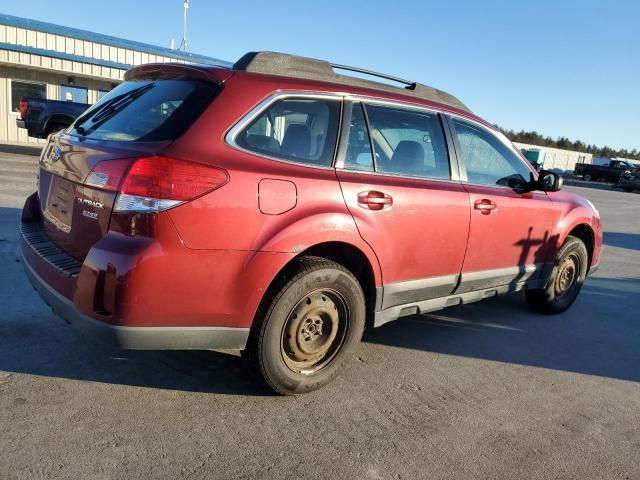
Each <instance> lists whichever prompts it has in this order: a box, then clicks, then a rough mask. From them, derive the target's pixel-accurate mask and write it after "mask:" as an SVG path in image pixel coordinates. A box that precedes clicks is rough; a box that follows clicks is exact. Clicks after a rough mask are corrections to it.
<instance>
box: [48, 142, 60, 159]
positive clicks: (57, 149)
mask: <svg viewBox="0 0 640 480" xmlns="http://www.w3.org/2000/svg"><path fill="white" fill-rule="evenodd" d="M50 158H51V161H52V162H53V163H55V162H57V161H58V160H60V159H61V158H62V149H61V148H60V147H58V146H57V145H56V146H55V147H53V150H51V156H50Z"/></svg>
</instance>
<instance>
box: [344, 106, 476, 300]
mask: <svg viewBox="0 0 640 480" xmlns="http://www.w3.org/2000/svg"><path fill="white" fill-rule="evenodd" d="M344 125H345V126H348V128H343V135H342V136H343V138H342V141H341V149H340V152H339V155H338V161H337V163H336V167H337V168H336V172H337V176H338V179H339V181H340V185H341V188H342V192H343V195H344V199H345V202H346V204H347V206H348V208H349V210H350V212H351V214H352V215H353V217H354V219H355V221H356V224H357V226H358V230H359V231H360V235H361V236H362V238H363V239H364V240H365V241H366V242H367V243H368V244H369V245H370V246H371V247H372V248H373V250H374V251H375V253H376V255H377V257H378V260H379V262H380V266H381V268H382V277H383V282H384V295H383V305H382V307H383V308H388V307H392V306H395V305H401V304H405V303H410V302H416V301H421V300H427V299H430V298H436V297H441V296H445V295H448V294H450V293H451V292H452V291H453V289H454V288H455V286H456V282H457V280H458V275H459V273H460V270H461V268H462V262H463V259H464V253H465V248H466V245H467V236H468V231H469V194H468V193H467V192H466V190H465V189H464V187H463V186H462V185H461V183H460V181H459V180H458V179H457V168H456V167H455V164H454V167H453V168H452V167H451V163H450V158H449V157H450V156H449V149H448V144H447V141H446V137H445V131H444V129H443V127H442V123H441V119H440V116H439V114H438V113H437V112H432V111H425V110H418V109H408V108H404V107H396V106H389V105H382V104H376V103H367V104H365V103H363V102H357V101H356V102H353V103H348V102H347V105H346V108H345V123H344Z"/></svg>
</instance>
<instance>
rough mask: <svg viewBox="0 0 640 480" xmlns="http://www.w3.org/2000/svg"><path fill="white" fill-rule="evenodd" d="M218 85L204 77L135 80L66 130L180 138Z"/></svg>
mask: <svg viewBox="0 0 640 480" xmlns="http://www.w3.org/2000/svg"><path fill="white" fill-rule="evenodd" d="M218 89H219V87H217V86H216V85H214V84H212V83H209V82H204V81H201V80H134V81H129V82H124V83H121V84H120V85H118V86H117V87H116V88H114V89H113V90H111V91H110V92H109V93H107V94H106V95H105V96H104V97H102V98H101V99H100V101H99V102H98V103H96V104H95V105H94V106H93V107H91V108H90V109H89V110H87V111H86V112H85V113H83V114H82V115H81V116H80V117H78V118H77V119H76V121H75V122H74V123H73V124H72V125H71V127H69V129H68V130H67V133H69V134H71V135H77V136H81V137H87V138H92V139H95V140H109V141H122V142H133V141H142V142H145V141H159V140H173V139H175V138H177V137H179V136H180V135H181V134H182V133H184V132H185V130H186V129H187V128H188V127H189V126H190V125H191V124H192V123H193V122H194V121H195V119H196V118H198V116H199V115H200V114H201V113H202V112H203V111H204V109H205V108H206V107H207V106H208V105H209V103H211V101H212V100H213V98H214V97H215V96H216V94H217V93H218Z"/></svg>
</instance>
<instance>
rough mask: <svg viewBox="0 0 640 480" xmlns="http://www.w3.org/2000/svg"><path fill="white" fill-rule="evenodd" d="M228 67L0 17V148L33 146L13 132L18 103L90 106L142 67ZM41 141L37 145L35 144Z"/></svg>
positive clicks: (174, 52) (209, 60)
mask: <svg viewBox="0 0 640 480" xmlns="http://www.w3.org/2000/svg"><path fill="white" fill-rule="evenodd" d="M153 62H180V63H206V64H215V65H229V63H228V62H224V61H221V60H217V59H215V58H211V57H206V56H203V55H196V54H190V53H185V52H180V51H177V50H172V49H170V48H163V47H157V46H153V45H148V44H145V43H140V42H134V41H131V40H125V39H122V38H116V37H111V36H109V35H102V34H99V33H93V32H88V31H85V30H78V29H76V28H68V27H62V26H59V25H53V24H51V23H46V22H40V21H36V20H29V19H26V18H20V17H14V16H11V15H4V14H0V142H27V141H29V142H36V141H37V140H36V139H35V138H29V137H27V132H26V130H24V129H19V128H17V126H16V119H17V118H18V115H19V106H20V99H21V98H22V97H26V96H36V97H42V98H47V99H50V100H71V101H74V102H82V103H90V104H92V103H95V102H96V101H97V100H98V99H99V98H100V97H101V96H102V95H104V93H106V92H107V91H109V90H110V89H111V88H113V87H114V86H115V85H117V84H118V83H119V82H120V81H122V78H123V75H124V72H125V71H127V70H128V69H129V68H131V67H133V66H135V65H140V64H143V63H153ZM41 141H42V140H41Z"/></svg>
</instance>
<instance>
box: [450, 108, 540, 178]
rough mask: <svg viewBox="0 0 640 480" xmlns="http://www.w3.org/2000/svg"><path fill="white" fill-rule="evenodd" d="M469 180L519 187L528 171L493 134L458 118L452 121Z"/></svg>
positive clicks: (528, 173) (527, 176)
mask: <svg viewBox="0 0 640 480" xmlns="http://www.w3.org/2000/svg"><path fill="white" fill-rule="evenodd" d="M453 124H454V126H455V129H456V134H457V136H458V143H459V144H460V148H461V150H462V159H463V162H464V166H465V168H466V170H467V179H468V181H469V183H473V184H476V185H488V186H496V185H499V186H503V187H510V188H519V187H521V186H522V185H523V184H524V183H526V182H528V181H529V180H530V173H531V170H529V169H528V168H527V166H526V165H525V164H524V162H523V161H522V160H521V159H520V158H519V157H518V156H517V155H516V154H515V153H514V152H512V151H511V149H509V147H507V146H506V145H505V144H504V143H502V142H501V141H500V140H499V139H498V138H497V137H495V136H494V135H492V134H490V133H489V132H487V131H486V130H484V129H481V128H478V127H475V126H473V125H470V124H469V123H467V122H463V121H461V120H453Z"/></svg>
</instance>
